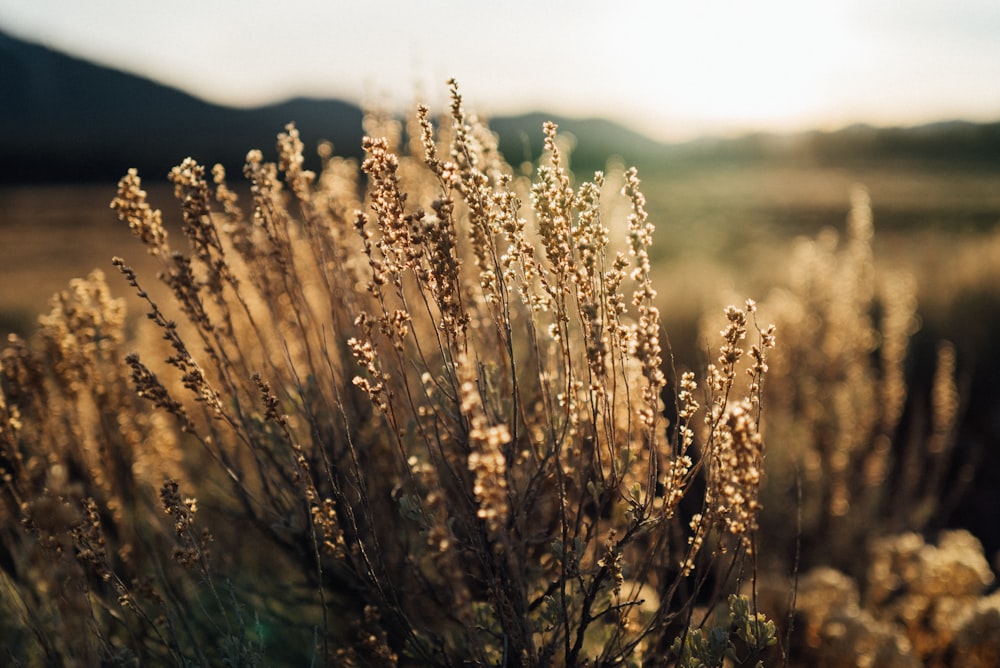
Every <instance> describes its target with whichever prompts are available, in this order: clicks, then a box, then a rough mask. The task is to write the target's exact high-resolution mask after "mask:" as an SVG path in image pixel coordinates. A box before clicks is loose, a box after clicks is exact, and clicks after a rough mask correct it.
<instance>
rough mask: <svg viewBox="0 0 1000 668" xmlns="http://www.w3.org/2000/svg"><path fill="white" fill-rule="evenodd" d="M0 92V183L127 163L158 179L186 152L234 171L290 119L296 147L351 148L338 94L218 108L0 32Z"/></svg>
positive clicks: (106, 171)
mask: <svg viewBox="0 0 1000 668" xmlns="http://www.w3.org/2000/svg"><path fill="white" fill-rule="evenodd" d="M0 100H3V102H2V104H0V155H2V158H3V159H2V164H0V180H2V181H4V182H15V181H42V180H63V181H64V180H80V181H94V180H107V179H109V178H110V179H117V178H118V177H120V176H121V175H122V174H124V173H125V171H126V170H127V169H128V168H129V167H137V168H139V170H140V173H142V174H144V175H145V176H146V177H148V178H150V179H160V178H163V177H164V176H165V175H166V174H167V172H168V171H169V169H170V167H172V166H173V165H176V164H178V163H179V162H180V161H181V160H183V159H184V158H185V157H187V156H192V157H194V158H195V159H197V160H198V161H199V162H202V163H205V164H214V163H215V162H221V163H223V164H224V165H226V167H227V169H229V170H239V169H240V168H241V165H242V161H243V158H244V156H245V155H246V151H247V150H248V149H250V148H260V149H263V150H265V151H266V152H269V153H270V154H272V155H273V153H274V149H273V147H274V138H275V135H277V133H278V132H280V131H281V130H282V129H283V128H284V126H285V124H286V123H288V122H290V121H295V122H296V123H297V125H298V127H299V129H300V131H301V133H302V137H303V141H304V142H305V143H306V146H315V145H316V143H317V142H318V141H319V140H320V139H328V140H330V141H333V142H334V145H335V146H336V147H337V150H338V152H340V151H343V152H353V153H355V154H356V153H358V152H360V147H361V135H362V129H361V110H360V109H359V108H358V107H357V106H354V105H351V104H347V103H345V102H338V101H332V100H324V101H320V100H308V99H296V100H291V101H288V102H285V103H282V104H276V105H271V106H267V107H259V108H255V109H234V108H229V107H223V106H219V105H214V104H210V103H207V102H205V101H203V100H200V99H198V98H195V97H193V96H191V95H188V94H187V93H184V92H182V91H179V90H175V89H173V88H169V87H166V86H163V85H160V84H158V83H155V82H153V81H150V80H148V79H144V78H141V77H137V76H133V75H130V74H125V73H123V72H119V71H116V70H113V69H109V68H106V67H100V66H98V65H94V64H91V63H88V62H85V61H82V60H79V59H77V58H73V57H70V56H66V55H63V54H60V53H57V52H55V51H52V50H50V49H47V48H45V47H42V46H37V45H34V44H29V43H27V42H24V41H21V40H18V39H15V38H12V37H10V36H7V35H4V34H2V33H0Z"/></svg>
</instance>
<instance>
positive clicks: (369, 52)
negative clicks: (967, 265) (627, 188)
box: [0, 0, 1000, 141]
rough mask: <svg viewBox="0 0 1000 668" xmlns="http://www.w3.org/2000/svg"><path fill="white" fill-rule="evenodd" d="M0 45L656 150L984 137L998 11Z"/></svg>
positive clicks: (633, 7) (223, 2)
mask: <svg viewBox="0 0 1000 668" xmlns="http://www.w3.org/2000/svg"><path fill="white" fill-rule="evenodd" d="M0 30H4V31H6V32H8V33H10V34H13V35H14V36H16V37H19V38H22V39H27V40H30V41H35V42H40V43H42V44H45V45H46V46H49V47H51V48H55V49H57V50H61V51H65V52H67V53H70V54H73V55H76V56H80V57H84V58H86V59H88V60H92V61H94V62H97V63H99V64H102V65H108V66H112V67H115V68H118V69H122V70H125V71H128V72H132V73H135V74H140V75H143V76H147V77H149V78H152V79H155V80H157V81H160V82H162V83H165V84H168V85H171V86H174V87H177V88H180V89H183V90H185V91H187V92H189V93H192V94H194V95H197V96H198V97H202V98H204V99H207V100H210V101H212V102H217V103H223V104H230V105H236V106H251V105H257V104H263V103H270V102H276V101H280V100H283V99H287V98H289V97H293V96H311V97H336V98H340V99H345V100H348V101H351V102H357V103H366V104H378V105H381V106H383V107H385V106H388V107H391V108H393V109H394V110H397V111H405V110H411V109H412V108H413V107H414V105H415V104H416V102H417V101H420V102H426V103H428V104H430V105H431V107H432V108H434V109H439V110H441V109H444V107H445V105H446V104H447V87H446V85H445V81H446V80H447V79H448V78H450V77H455V78H457V79H458V81H459V83H460V86H461V89H462V92H463V96H464V98H465V101H466V104H467V106H468V107H470V108H471V109H473V110H477V111H479V112H481V113H484V114H485V115H487V116H489V115H501V114H507V113H517V112H523V111H536V110H540V111H546V112H549V113H553V114H561V115H570V116H588V117H589V116H602V117H606V118H610V119H612V120H617V121H620V122H624V123H626V124H628V125H631V126H632V127H634V128H636V129H638V130H641V131H644V132H646V133H648V134H650V135H651V136H653V137H655V138H657V139H661V140H673V141H682V140H686V139H691V138H694V137H697V136H700V135H704V134H722V135H736V134H741V133H744V132H748V131H757V130H762V131H776V132H792V131H799V130H806V129H814V128H815V129H835V128H837V127H842V126H845V125H849V124H852V123H858V122H864V123H871V124H873V125H914V124H919V123H925V122H932V121H937V120H950V119H955V118H963V119H968V120H977V121H993V120H1000V0H823V1H815V2H812V1H808V0H753V1H751V0H702V1H700V2H699V1H694V0H684V1H680V0H648V1H638V0H619V1H617V2H611V1H609V0H604V1H599V0H575V1H569V0H553V1H546V0H492V1H491V2H484V1H481V0H397V1H393V0H364V1H359V0H354V1H353V2H346V1H344V0H282V1H281V2H278V1H275V0H271V1H263V0H170V2H151V1H147V0H86V1H85V2H82V1H80V0H0Z"/></svg>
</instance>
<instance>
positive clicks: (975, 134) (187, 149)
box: [0, 32, 1000, 185]
mask: <svg viewBox="0 0 1000 668" xmlns="http://www.w3.org/2000/svg"><path fill="white" fill-rule="evenodd" d="M546 120H553V121H555V122H556V123H558V124H559V130H560V133H561V134H564V135H572V136H573V138H574V139H575V142H574V143H575V146H574V150H573V154H572V158H571V164H572V166H573V167H574V168H575V169H578V170H580V171H584V170H588V171H589V170H592V169H600V168H602V167H604V165H605V161H606V159H607V158H608V157H609V156H613V155H617V156H621V157H622V158H623V159H624V160H625V161H626V162H627V163H628V164H637V165H639V166H641V167H646V166H650V165H654V166H668V167H669V166H674V167H678V168H687V167H690V166H697V165H703V164H708V165H711V164H719V163H732V162H739V163H753V162H776V161H777V162H786V163H797V164H803V163H808V164H831V165H846V164H859V163H860V164H875V163H892V162H898V161H922V162H932V163H936V164H942V165H956V164H974V165H983V164H989V165H993V166H1000V123H986V124H979V123H967V122H963V121H953V122H945V123H934V124H931V125H925V126H920V127H916V128H874V127H870V126H865V125H855V126H850V127H847V128H844V129H842V130H838V131H835V132H807V133H800V134H790V135H781V134H768V133H755V134H749V135H746V136H743V137H739V138H736V139H719V138H703V139H699V140H696V141H692V142H687V143H683V144H663V143H660V142H656V141H654V140H652V139H650V138H649V137H646V136H644V135H642V134H640V133H637V132H634V131H632V130H629V129H627V128H625V127H623V126H621V125H617V124H615V123H611V122H609V121H606V120H601V119H594V118H589V119H576V118H560V117H553V116H552V115H549V114H544V113H531V114H524V115H519V116H507V117H497V118H491V119H489V124H490V127H491V128H492V129H493V130H494V131H495V132H497V133H498V134H499V136H500V148H501V151H502V152H503V153H504V155H505V156H506V157H507V159H508V160H509V161H510V162H512V163H514V164H519V163H521V162H523V161H524V160H528V159H535V158H537V156H538V154H539V153H540V151H541V146H542V138H543V134H542V124H543V123H544V122H545V121H546ZM290 121H294V122H295V123H296V125H297V126H298V128H299V131H300V132H301V134H302V138H303V141H304V142H305V145H306V146H307V150H308V149H311V147H314V146H316V144H317V143H318V142H319V141H320V140H321V139H327V140H330V141H332V142H333V143H334V145H335V147H336V151H337V153H338V154H340V155H355V156H356V155H358V154H359V153H360V151H361V138H362V134H363V132H362V124H361V121H362V112H361V110H360V109H359V108H358V107H357V106H356V105H353V104H349V103H347V102H341V101H335V100H312V99H295V100H290V101H288V102H284V103H281V104H275V105H270V106H266V107H258V108H254V109H236V108H231V107H224V106H220V105H215V104H211V103H208V102H205V101H204V100H200V99H198V98H196V97H193V96H191V95H189V94H187V93H184V92H183V91H180V90H177V89H174V88H170V87H167V86H163V85H161V84H158V83H156V82H153V81H150V80H148V79H144V78H142V77H138V76H134V75H130V74H126V73H124V72H120V71H117V70H114V69H110V68H106V67H101V66H98V65H94V64H92V63H88V62H85V61H83V60H80V59H78V58H74V57H71V56H67V55H64V54H61V53H58V52H56V51H53V50H51V49H48V48H46V47H43V46H39V45H36V44H31V43H28V42H25V41H22V40H19V39H16V38H14V37H11V36H9V35H5V34H4V33H2V32H0V185H2V184H3V183H16V182H30V181H113V180H116V179H118V178H119V177H120V176H121V175H122V174H124V172H125V171H126V170H127V169H128V168H129V167H137V168H139V170H140V173H141V174H142V175H143V176H144V178H146V179H151V180H152V179H162V178H165V176H166V174H167V172H168V171H169V169H170V168H171V167H172V166H173V165H176V164H178V163H179V162H180V161H181V160H182V159H184V158H185V157H187V156H192V157H194V158H195V159H197V160H198V161H199V162H202V163H203V164H209V165H210V164H214V163H216V162H221V163H222V164H224V165H225V166H226V168H227V170H229V171H230V172H231V173H237V172H239V170H240V169H241V168H242V163H243V158H244V157H245V155H246V152H247V150H249V149H251V148H260V149H262V150H264V151H265V155H269V156H273V155H274V140H275V135H276V134H277V133H278V132H280V131H281V130H282V129H283V128H284V126H285V124H286V123H288V122H290ZM307 158H312V155H311V154H310V153H307ZM313 159H314V158H313ZM312 166H315V162H314V163H313V164H312Z"/></svg>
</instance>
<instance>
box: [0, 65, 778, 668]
mask: <svg viewBox="0 0 1000 668" xmlns="http://www.w3.org/2000/svg"><path fill="white" fill-rule="evenodd" d="M451 99H452V105H451V109H450V114H448V115H447V116H446V117H445V118H444V119H443V120H441V121H440V122H435V121H434V120H433V119H432V118H431V116H430V113H429V111H428V110H427V109H426V108H424V107H421V108H420V109H419V110H418V113H417V117H416V119H415V121H414V122H413V123H411V124H410V125H409V126H408V128H407V133H406V134H407V136H408V141H407V143H406V144H405V145H404V144H403V143H402V139H401V138H402V136H403V131H402V128H401V127H400V126H399V125H398V124H397V123H395V122H394V121H392V120H391V119H387V118H385V117H381V116H375V115H372V116H370V117H369V118H368V119H367V120H366V130H367V131H368V132H369V135H370V136H369V137H367V138H366V139H365V140H364V150H365V158H364V160H363V162H362V163H361V164H360V165H358V164H357V163H352V162H351V161H347V160H342V159H339V158H336V157H334V156H333V155H332V154H331V152H330V151H329V148H328V147H323V148H322V150H321V156H322V157H323V169H322V171H321V172H320V173H313V172H310V171H308V170H305V169H304V168H303V164H304V161H303V153H302V152H303V146H302V143H301V141H300V140H299V136H298V133H297V131H296V129H295V128H294V126H292V125H289V126H288V128H287V129H286V132H284V133H282V134H281V135H280V136H279V139H278V147H277V148H278V160H277V161H276V162H267V161H265V160H264V157H263V154H262V153H261V152H260V151H251V152H250V153H249V154H248V155H247V160H246V167H245V169H244V175H245V177H246V179H247V181H248V183H249V198H250V199H249V204H248V206H247V207H246V209H244V208H242V207H241V206H240V204H239V200H238V198H237V196H236V194H235V191H234V190H233V189H230V188H229V187H228V186H227V185H226V175H225V174H224V172H223V171H222V169H221V168H219V167H216V168H215V169H213V170H211V171H209V170H207V169H205V168H204V167H203V166H201V165H199V164H197V163H196V162H195V161H193V160H190V159H189V160H185V161H184V162H183V163H182V164H181V165H180V166H178V167H176V168H175V169H174V170H173V171H172V172H171V173H170V180H171V181H172V182H173V184H174V187H175V194H176V197H177V200H178V202H179V205H180V211H181V222H182V226H181V230H182V234H183V236H184V240H185V242H186V243H185V244H183V245H184V248H183V249H179V248H176V247H175V246H174V245H172V243H173V239H172V238H171V236H170V235H169V234H168V232H167V229H166V227H165V226H164V223H163V220H162V215H161V213H160V212H159V211H158V210H155V209H153V208H152V206H151V205H150V204H149V203H148V202H147V200H146V193H145V192H144V191H143V189H142V184H141V181H140V179H139V177H138V175H137V174H136V173H135V172H134V171H133V172H129V174H127V175H126V176H125V178H123V179H122V181H121V183H120V184H119V191H118V195H117V197H116V198H115V199H114V201H113V202H112V208H113V209H114V210H115V212H116V213H117V215H118V217H119V219H120V220H121V221H122V222H123V223H124V224H127V225H128V226H129V227H130V228H131V229H132V230H133V231H134V233H135V236H136V238H137V239H138V240H139V241H140V242H142V243H143V244H144V245H145V247H146V249H147V250H148V252H149V253H150V254H151V255H153V256H155V257H156V258H158V260H159V262H160V263H161V266H162V271H161V273H160V276H159V278H160V279H161V282H162V284H163V286H164V288H165V294H166V300H167V302H168V303H169V306H161V303H163V300H162V299H161V298H160V297H158V296H154V293H156V290H154V289H153V288H152V287H150V286H148V285H147V283H146V279H145V278H141V277H140V276H138V275H137V274H136V272H134V271H133V270H132V269H131V268H129V266H128V265H127V263H126V262H125V261H124V260H122V259H118V258H116V259H115V261H114V264H115V266H116V267H117V269H118V270H119V271H120V273H121V274H122V275H123V276H124V278H125V280H126V281H127V282H128V284H129V285H130V286H131V287H132V288H133V289H134V290H135V291H136V293H137V294H138V296H139V298H140V299H141V300H143V301H144V302H145V304H146V310H147V315H148V326H149V327H151V328H153V330H154V331H155V332H158V336H159V338H160V340H159V341H158V342H153V341H147V342H145V343H142V346H141V349H140V350H139V352H138V353H129V354H127V355H126V354H125V353H124V350H125V346H126V345H129V346H133V345H138V343H141V342H142V341H143V339H138V340H137V343H135V344H132V343H129V344H126V343H125V341H124V335H123V329H122V326H123V319H122V313H121V307H120V305H119V304H118V303H117V302H113V301H111V300H110V299H109V298H108V297H107V293H106V288H105V287H104V284H103V281H102V279H101V277H100V276H98V275H95V276H93V277H92V278H91V279H90V281H89V282H86V283H80V284H77V286H76V287H75V292H74V293H73V294H72V295H71V296H69V295H67V296H63V297H61V298H60V301H59V302H58V303H57V304H56V307H55V309H54V311H53V314H52V315H51V316H49V317H48V318H47V319H45V320H43V329H42V332H41V333H40V335H39V337H38V338H37V341H35V342H34V343H33V344H29V343H25V342H22V341H13V342H12V345H11V346H10V347H9V348H8V350H7V351H6V352H5V356H4V363H3V390H4V391H3V394H2V400H3V404H2V406H0V409H2V418H3V419H2V423H0V427H2V434H3V440H2V442H0V446H2V447H0V457H2V459H0V463H2V467H3V473H4V486H3V490H4V506H3V509H4V510H3V512H4V521H3V525H2V526H3V531H4V534H3V540H2V541H0V546H2V548H3V552H2V553H0V557H3V560H2V561H3V563H4V566H5V568H4V573H3V575H2V580H0V581H2V586H3V587H4V590H5V592H7V593H9V594H10V596H7V595H6V594H5V597H4V600H5V601H8V602H9V604H5V607H8V608H9V609H15V610H16V611H17V620H18V622H17V623H15V624H13V625H9V626H11V628H12V629H18V630H17V631H16V632H17V633H18V635H17V636H16V638H15V642H14V644H13V645H12V647H14V649H13V650H11V651H12V652H14V653H17V652H19V651H24V652H28V653H30V652H35V654H34V655H35V656H40V657H43V659H40V661H44V662H46V663H57V664H58V663H63V664H74V663H81V664H89V663H93V662H97V661H112V660H116V661H131V660H137V661H138V660H141V661H154V662H158V663H175V664H180V665H188V664H199V665H200V664H204V663H212V662H216V661H229V662H233V663H238V664H240V665H246V664H253V663H258V662H282V661H287V662H292V663H294V662H299V663H302V662H305V661H312V662H316V663H322V664H326V665H365V666H369V665H396V664H404V665H448V666H450V665H509V666H522V665H523V666H549V665H565V666H581V665H619V664H623V663H628V664H630V665H638V664H640V663H644V664H648V665H660V664H667V663H670V662H672V661H674V660H675V659H676V658H678V657H673V658H671V656H672V655H671V654H670V648H671V647H677V648H684V647H688V646H690V642H689V640H690V639H694V638H696V637H698V636H697V635H696V634H697V633H698V631H697V629H698V628H699V627H701V626H702V625H703V624H705V623H706V619H705V618H704V617H703V616H700V615H699V616H696V614H695V612H696V609H697V610H702V609H708V608H711V607H713V606H714V605H715V603H719V602H721V603H724V602H725V601H727V600H728V599H727V595H728V594H729V593H730V592H732V591H734V590H735V589H736V588H738V587H739V586H740V585H741V584H744V583H746V582H748V581H751V580H752V579H753V577H754V575H755V571H754V568H753V562H752V559H751V560H748V559H747V557H748V556H751V557H752V556H755V554H756V550H757V545H756V541H755V534H756V529H757V525H758V515H759V512H760V508H761V504H760V485H761V482H762V473H763V470H762V467H763V447H764V446H763V440H762V436H761V429H760V419H761V414H760V403H759V399H760V393H761V382H762V378H763V376H764V374H765V372H766V370H767V362H766V352H767V351H768V350H769V349H770V348H771V347H773V345H774V333H773V328H765V329H763V330H761V329H759V328H758V327H757V325H756V321H755V305H754V304H753V302H747V304H746V307H745V308H737V307H730V308H729V309H727V311H726V313H725V316H726V322H727V325H726V328H725V330H724V331H723V332H722V340H721V341H720V342H719V346H720V352H719V356H718V359H717V361H716V362H715V363H714V364H713V365H711V366H710V367H709V369H708V371H707V374H706V375H705V378H704V380H703V381H702V383H701V385H700V387H699V383H698V381H697V377H696V375H695V374H693V373H690V372H685V373H684V374H682V375H681V376H680V378H677V379H673V372H672V370H671V368H672V367H671V360H670V359H669V354H668V352H666V351H665V346H664V345H663V344H662V343H661V341H662V337H663V328H664V326H663V323H662V322H661V316H660V311H659V308H658V305H657V295H656V291H655V289H654V287H653V271H652V267H651V261H650V246H651V244H652V234H653V224H652V222H651V221H650V219H649V216H648V213H647V211H646V204H645V199H644V197H643V195H642V193H641V190H640V181H639V178H638V174H637V172H636V171H635V170H634V169H633V170H629V171H628V172H627V173H625V174H624V175H623V176H622V181H621V183H622V184H623V185H622V187H621V193H622V195H623V196H624V201H625V202H626V207H627V211H628V213H627V215H626V217H625V219H624V220H622V221H609V220H608V216H609V215H611V214H609V211H612V208H611V207H610V206H609V205H608V203H607V199H608V194H609V193H608V191H609V181H608V179H606V178H605V176H604V175H603V174H600V173H598V174H595V175H594V178H593V179H592V180H590V181H587V182H583V183H580V184H579V185H574V180H573V178H572V176H571V173H570V172H569V169H568V162H567V156H566V155H565V154H564V150H563V148H562V147H561V145H560V142H559V137H558V134H557V128H556V126H555V125H554V124H546V126H545V127H544V129H543V130H544V134H545V148H546V153H545V155H544V157H543V159H542V160H541V162H540V164H539V166H538V168H537V172H536V174H535V176H534V179H533V180H529V179H528V178H526V177H524V176H519V175H517V174H515V172H514V171H513V170H512V169H511V168H510V167H509V166H508V165H507V164H506V163H505V162H504V161H503V159H502V156H500V154H499V153H498V151H497V147H496V139H495V137H494V136H493V135H492V134H491V133H490V132H489V131H488V130H487V128H486V127H485V125H483V124H482V123H481V122H479V121H478V120H477V119H476V118H475V117H474V116H472V115H470V114H468V113H467V112H466V110H465V108H464V106H463V102H462V98H461V96H460V94H459V91H458V88H457V85H454V84H453V85H452V89H451ZM616 226H618V227H620V228H622V229H625V230H626V234H625V238H624V239H623V240H622V241H623V243H622V244H621V246H620V247H615V246H614V245H613V242H612V233H611V229H614V228H615V227H616ZM160 292H161V293H162V292H163V291H162V290H161V291H160ZM747 339H756V340H755V341H753V342H752V345H751V348H750V354H749V355H748V354H747V353H746V352H745V351H744V347H745V346H747V345H748V344H747V343H746V340H747ZM744 360H747V362H746V363H745V364H744V363H743V362H744ZM744 370H746V372H747V375H744V373H743V372H744ZM672 380H675V381H676V385H674V384H673V383H672ZM675 388H676V389H675ZM702 407H704V408H702ZM667 415H671V416H676V419H675V420H674V421H672V422H671V421H670V420H668V419H667ZM165 418H169V420H170V422H169V423H168V422H165V421H164V419H165ZM189 490H190V491H189ZM191 493H194V494H197V499H195V498H193V497H188V496H187V494H191ZM196 511H197V513H196ZM42 555H51V557H52V558H54V559H56V561H55V562H54V563H58V564H60V566H59V568H58V569H55V568H50V569H49V570H48V571H45V572H44V573H43V572H41V571H39V570H38V569H37V568H34V569H33V567H32V563H36V562H37V560H38V559H40V558H43V556H42ZM40 583H49V584H48V585H46V587H44V588H42V587H39V586H38V585H39V584H40ZM57 588H62V589H63V591H64V592H65V594H64V595H54V591H55V590H56V589H57ZM733 601H736V602H735V603H733ZM730 605H732V606H735V607H733V608H732V610H734V611H737V612H738V613H739V614H738V615H737V612H733V613H732V614H734V615H737V618H738V619H739V620H741V621H739V623H736V624H735V625H734V626H733V627H732V628H731V629H730V630H729V631H726V633H729V632H730V631H731V632H732V633H733V634H736V636H739V638H740V640H737V642H747V643H749V642H750V640H748V638H749V637H750V636H747V634H748V633H749V634H750V635H751V636H752V644H753V645H754V647H755V648H757V649H761V650H763V649H764V648H766V647H767V646H768V645H770V644H772V643H773V641H774V637H773V627H767V628H768V629H770V630H769V631H767V632H766V633H765V630H766V629H765V626H762V624H764V621H763V618H762V617H760V616H759V615H758V614H757V612H756V608H755V601H754V600H753V599H752V598H751V599H746V598H742V599H732V600H731V601H730ZM249 610H252V611H253V614H252V615H251V614H250V613H249V612H248V611H249ZM69 624H74V625H76V626H74V627H73V628H74V629H75V630H78V631H79V632H78V633H72V634H66V633H61V632H60V631H59V629H60V628H63V629H69V628H70V627H69V626H63V627H60V625H69ZM77 627H78V628H77ZM740 634H742V635H740ZM736 636H734V638H735V637H736ZM744 636H747V637H744ZM279 637H280V638H282V640H281V641H280V642H279V641H277V640H275V638H279ZM675 641H676V642H675ZM678 643H679V644H678ZM275 645H281V646H290V645H291V646H294V647H295V648H297V649H298V650H299V653H296V652H295V649H292V650H287V651H288V652H290V653H289V654H286V655H282V654H280V652H281V651H285V650H277V651H278V652H279V653H277V654H276V653H275V651H276V648H275ZM758 645H759V647H757V646H758ZM677 651H678V652H680V653H681V654H683V652H684V651H685V650H683V649H678V650H677ZM680 658H681V659H682V660H683V661H685V662H686V661H688V660H689V659H686V658H684V657H683V656H681V657H680Z"/></svg>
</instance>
